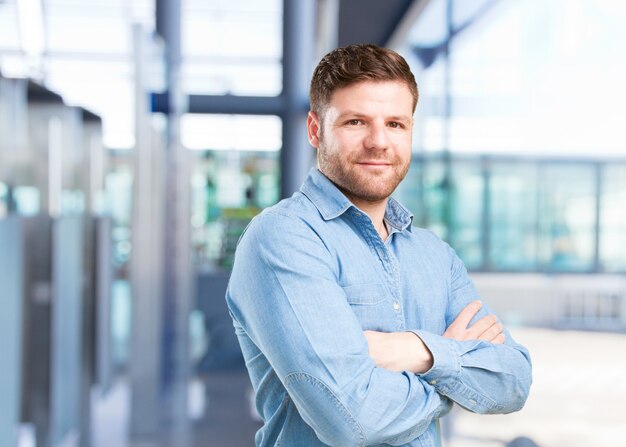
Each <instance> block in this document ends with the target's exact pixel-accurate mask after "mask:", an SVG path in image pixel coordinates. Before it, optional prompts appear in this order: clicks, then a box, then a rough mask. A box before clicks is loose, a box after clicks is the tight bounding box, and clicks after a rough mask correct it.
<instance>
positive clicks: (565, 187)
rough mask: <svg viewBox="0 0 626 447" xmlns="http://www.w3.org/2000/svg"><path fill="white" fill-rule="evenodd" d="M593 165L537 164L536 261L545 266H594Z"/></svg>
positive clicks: (575, 268)
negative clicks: (538, 183) (538, 182)
mask: <svg viewBox="0 0 626 447" xmlns="http://www.w3.org/2000/svg"><path fill="white" fill-rule="evenodd" d="M595 173H596V171H595V165H590V164H568V165H564V164H559V165H557V164H546V165H543V166H541V167H540V171H539V178H540V179H541V183H540V190H539V240H538V242H539V247H538V254H539V262H540V265H541V267H543V268H545V269H546V270H555V271H589V270H592V269H594V268H595V266H594V253H595V216H596V195H595V190H596V176H595Z"/></svg>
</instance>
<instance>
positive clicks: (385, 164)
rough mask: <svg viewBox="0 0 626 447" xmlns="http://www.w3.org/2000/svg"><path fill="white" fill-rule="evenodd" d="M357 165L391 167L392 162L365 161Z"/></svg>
mask: <svg viewBox="0 0 626 447" xmlns="http://www.w3.org/2000/svg"><path fill="white" fill-rule="evenodd" d="M357 163H358V164H360V165H367V166H391V162H388V161H384V160H363V161H359V162H357Z"/></svg>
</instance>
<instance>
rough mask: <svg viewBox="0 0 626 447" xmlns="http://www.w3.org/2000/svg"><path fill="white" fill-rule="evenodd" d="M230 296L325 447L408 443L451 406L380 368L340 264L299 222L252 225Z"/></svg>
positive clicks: (408, 378) (421, 382) (268, 217)
mask: <svg viewBox="0 0 626 447" xmlns="http://www.w3.org/2000/svg"><path fill="white" fill-rule="evenodd" d="M227 300H228V304H229V308H230V310H231V314H232V315H233V318H235V319H236V320H237V321H238V323H239V324H240V325H241V326H242V327H243V328H244V330H245V331H246V332H247V334H248V335H249V337H250V339H251V340H252V341H253V342H254V343H255V344H256V345H257V346H258V347H259V348H260V350H261V351H262V352H263V354H264V355H265V356H266V357H267V359H268V361H269V363H270V364H271V365H272V368H273V369H274V371H275V373H276V374H277V375H278V378H279V379H280V381H281V382H282V383H283V384H284V386H285V388H286V390H287V392H288V394H289V396H290V398H291V399H292V400H293V402H294V404H295V406H296V408H297V409H298V412H299V413H300V415H301V416H302V418H303V419H304V421H305V422H306V423H307V424H308V425H310V426H311V427H312V428H313V429H314V430H315V432H316V434H317V436H318V437H319V439H320V440H322V441H323V442H325V443H326V444H329V445H376V444H381V443H386V444H390V445H403V444H406V443H407V442H410V441H411V440H412V439H414V438H416V437H418V436H419V435H421V434H422V433H423V432H424V431H425V430H426V429H427V428H428V426H429V425H430V423H431V421H432V420H433V418H437V417H439V416H440V415H441V414H443V413H445V412H447V411H448V410H449V407H450V401H449V400H448V399H447V398H445V397H444V396H442V395H441V394H440V393H438V392H437V391H436V389H435V387H434V386H433V385H430V384H428V383H427V381H426V380H425V379H423V378H420V377H418V376H417V375H415V374H411V373H408V372H404V373H398V372H392V371H388V370H385V369H383V368H378V367H377V366H376V364H375V363H374V361H373V360H372V359H371V358H370V356H369V355H368V345H367V341H366V340H365V337H364V335H363V333H362V330H361V325H360V323H359V321H358V320H357V318H356V317H355V315H354V313H353V312H352V310H351V308H350V305H349V304H348V303H347V300H346V296H345V293H344V291H343V289H342V287H341V286H340V285H339V284H338V283H337V279H336V259H335V258H334V257H333V256H331V254H330V253H329V251H328V250H327V249H326V247H325V246H324V244H323V242H322V241H321V240H320V239H319V238H318V237H317V236H316V234H315V232H314V231H313V230H312V229H311V228H309V227H308V226H307V225H306V223H304V222H302V221H300V220H296V219H293V218H287V217H285V216H280V215H275V214H270V213H266V214H264V215H262V216H260V217H259V218H257V219H256V220H255V222H254V224H253V225H252V226H251V227H250V228H249V229H248V230H247V232H246V233H245V235H244V236H243V238H242V240H241V242H240V244H239V247H238V250H237V255H236V259H235V265H234V268H233V272H232V277H231V281H230V285H229V291H228V294H227Z"/></svg>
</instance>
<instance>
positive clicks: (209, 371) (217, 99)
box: [0, 0, 626, 447]
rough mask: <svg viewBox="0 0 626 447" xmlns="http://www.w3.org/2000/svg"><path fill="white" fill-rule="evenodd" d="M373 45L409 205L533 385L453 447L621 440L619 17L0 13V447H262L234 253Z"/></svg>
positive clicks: (349, 3) (199, 4) (186, 0)
mask: <svg viewBox="0 0 626 447" xmlns="http://www.w3.org/2000/svg"><path fill="white" fill-rule="evenodd" d="M365 42H369V43H376V44H379V45H384V46H388V47H391V48H393V49H396V50H397V51H398V52H400V53H401V54H402V55H403V56H405V58H406V59H407V60H408V61H409V63H410V65H411V67H412V69H413V71H414V73H415V75H416V78H417V81H418V85H419V88H420V101H419V104H418V107H417V112H416V125H415V131H414V137H413V160H412V166H411V169H410V170H409V174H408V175H407V178H406V179H405V180H404V182H403V183H402V184H401V185H400V187H399V188H398V190H397V191H396V192H395V194H394V195H395V196H396V197H397V198H398V199H399V200H400V201H401V202H403V203H404V204H406V205H407V206H408V208H409V209H411V211H412V212H413V213H414V215H415V220H414V224H416V225H418V226H421V227H425V228H429V229H431V230H433V231H434V232H436V233H437V234H438V235H439V236H441V237H442V238H443V239H444V240H446V241H448V242H449V243H450V244H451V245H452V246H453V247H454V248H455V250H456V251H457V253H458V254H459V255H460V257H461V258H462V259H463V261H464V262H465V264H466V265H467V267H468V269H469V270H470V273H471V277H472V279H473V280H474V281H475V283H476V285H477V287H478V289H479V291H480V293H481V295H482V296H483V298H484V299H485V300H486V301H487V302H488V303H489V304H490V305H491V306H492V307H493V308H494V309H495V310H496V311H497V313H498V315H499V316H500V318H501V319H502V320H503V321H504V322H505V323H506V324H507V326H508V327H509V329H510V331H511V333H512V334H513V336H514V337H515V338H516V339H517V340H518V341H520V342H522V343H524V344H526V346H527V347H528V348H529V349H530V352H531V355H532V356H533V359H534V385H533V388H532V389H531V395H530V398H529V401H528V403H527V405H526V407H525V408H524V409H523V410H522V411H521V412H519V413H516V414H513V415H508V416H476V415H472V414H470V413H468V412H466V411H465V410H463V409H460V408H455V409H454V410H453V412H452V413H451V415H450V416H448V417H447V418H446V419H445V421H444V433H445V444H444V445H446V446H451V447H473V446H505V445H506V446H518V447H522V446H533V445H535V446H542V447H543V446H546V447H548V446H555V447H557V446H558V447H562V446H568V447H576V446H585V447H586V446H603V447H607V446H609V447H610V446H622V445H624V439H625V438H626V412H625V411H624V408H626V382H625V381H624V380H623V377H625V376H626V356H624V354H623V353H624V352H626V335H625V334H626V275H625V274H626V249H625V248H626V132H625V131H624V123H625V122H626V88H624V79H626V6H625V4H624V3H623V2H621V1H619V0H553V1H550V2H545V1H540V0H516V1H506V0H472V1H468V0H385V1H384V2H382V1H376V0H297V1H296V0H255V1H252V0H229V1H225V0H171V1H170V0H132V1H130V0H129V1H123V0H108V1H105V0H84V1H76V0H0V297H1V299H0V303H1V305H2V312H0V352H2V353H3V355H2V358H3V359H4V360H3V366H2V367H1V368H0V396H3V397H2V399H0V446H1V447H4V446H6V447H70V446H81V447H84V446H98V447H100V446H102V447H104V446H107V447H108V446H115V447H117V446H119V447H125V446H128V447H139V446H141V447H151V446H155V447H156V446H159V447H161V446H163V447H165V446H172V447H195V446H211V445H216V446H235V447H236V446H248V445H253V444H254V433H255V431H256V430H257V429H258V428H259V427H260V421H259V419H258V416H257V415H256V413H255V411H254V407H253V403H252V393H251V387H250V385H249V382H248V378H247V374H246V370H245V365H244V364H243V360H242V358H241V353H240V351H239V347H238V344H237V340H236V337H235V334H234V330H233V328H232V322H231V320H230V317H229V315H228V310H227V308H226V305H225V302H224V293H225V288H226V284H227V281H228V277H229V269H230V267H231V266H232V262H233V255H234V250H235V246H236V243H237V240H238V238H239V236H240V234H241V233H242V231H243V229H244V228H245V226H246V225H247V223H248V222H249V221H250V219H252V218H253V217H254V216H255V215H256V214H257V213H259V212H260V211H261V210H262V209H263V208H265V207H267V206H271V205H273V204H274V203H276V202H277V201H279V200H280V199H281V198H283V197H288V196H290V195H291V194H292V193H293V192H294V191H295V190H296V189H297V188H298V187H299V185H300V183H301V181H302V180H303V179H304V176H305V175H306V172H307V171H308V170H309V169H310V168H311V167H312V166H314V153H313V150H312V149H311V148H310V147H309V146H308V143H307V140H306V133H305V126H304V122H305V120H306V113H307V111H308V96H307V94H308V81H309V79H310V75H311V73H312V70H313V68H314V66H315V64H316V63H317V61H318V60H319V58H320V57H321V56H322V55H323V54H325V53H326V52H327V51H329V50H330V49H332V48H334V47H336V46H343V45H347V44H351V43H365Z"/></svg>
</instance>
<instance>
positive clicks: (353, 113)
mask: <svg viewBox="0 0 626 447" xmlns="http://www.w3.org/2000/svg"><path fill="white" fill-rule="evenodd" d="M348 117H350V118H368V117H369V115H367V114H366V113H362V112H357V111H353V110H347V111H345V112H343V113H340V114H339V116H337V119H344V118H348ZM411 118H412V117H411V116H409V115H393V116H389V117H386V118H385V119H386V120H391V121H405V122H408V121H411Z"/></svg>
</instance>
